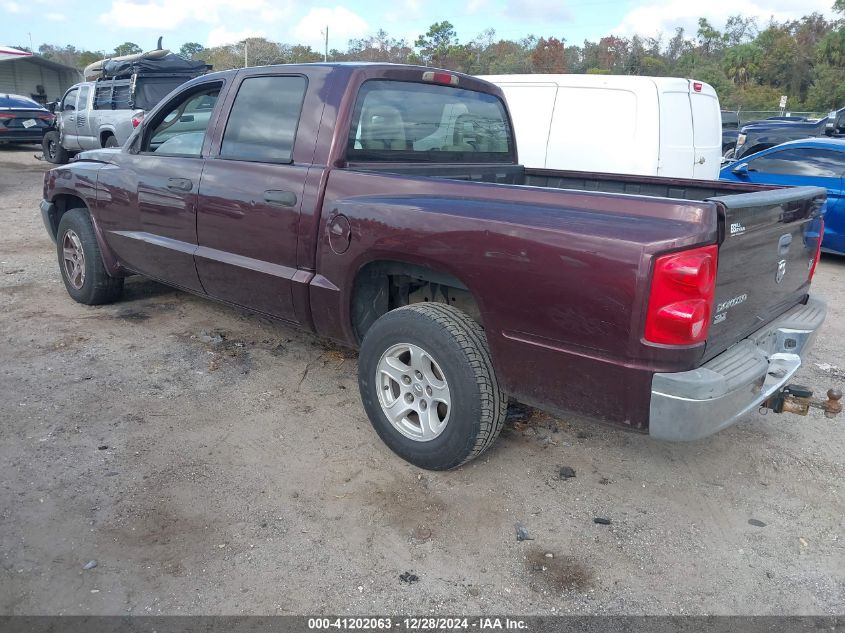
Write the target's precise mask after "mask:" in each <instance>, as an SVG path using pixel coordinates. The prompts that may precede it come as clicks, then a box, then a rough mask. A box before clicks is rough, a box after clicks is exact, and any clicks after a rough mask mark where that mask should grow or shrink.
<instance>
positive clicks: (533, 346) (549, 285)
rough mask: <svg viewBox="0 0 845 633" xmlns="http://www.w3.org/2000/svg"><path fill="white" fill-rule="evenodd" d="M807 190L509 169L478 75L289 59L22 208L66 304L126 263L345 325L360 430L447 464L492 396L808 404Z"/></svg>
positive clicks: (284, 313)
mask: <svg viewBox="0 0 845 633" xmlns="http://www.w3.org/2000/svg"><path fill="white" fill-rule="evenodd" d="M824 203H825V192H824V190H823V189H816V188H792V189H783V188H769V189H765V188H761V187H755V186H748V185H742V184H730V183H722V182H709V181H692V180H673V179H662V178H645V177H624V176H623V177H620V176H608V175H603V174H591V173H578V172H561V171H551V170H537V169H526V168H525V167H523V166H521V165H520V164H519V163H518V160H517V153H516V147H515V143H514V138H513V133H512V125H511V120H510V117H509V115H508V110H507V108H506V105H505V102H504V100H503V97H502V93H501V91H500V90H499V89H498V88H496V87H495V86H493V85H491V84H489V83H486V82H484V81H481V80H478V79H475V78H472V77H469V76H465V75H460V74H455V73H450V72H445V71H438V70H432V69H430V68H423V67H415V66H397V65H383V64H305V65H291V66H269V67H263V68H246V69H242V70H232V71H226V72H221V73H214V74H209V75H206V76H203V77H201V78H198V79H195V80H193V81H191V82H189V83H187V84H184V85H183V86H182V87H180V88H179V89H178V90H177V91H175V92H173V93H172V94H171V95H169V96H168V97H167V98H166V99H164V100H163V101H162V102H161V103H160V104H159V105H158V106H157V107H156V108H155V109H154V110H153V111H152V112H151V113H150V114H148V116H147V118H146V120H145V121H144V122H143V124H142V125H141V126H139V127H138V129H137V130H136V131H135V133H134V134H133V136H132V137H131V138H130V139H129V140H128V141H127V143H126V144H125V146H124V147H123V148H120V149H105V150H93V151H87V152H83V153H82V154H80V155H79V156H78V158H77V160H76V161H74V162H73V163H71V164H69V165H66V166H62V167H57V168H55V169H53V170H51V171H50V172H48V173H47V174H46V177H45V185H44V201H43V202H42V204H41V210H42V214H43V216H44V222H45V225H46V226H47V229H48V231H49V232H50V235H51V236H52V237H53V238H54V239H55V241H56V243H57V251H58V261H59V268H60V270H61V274H62V276H63V279H64V282H65V286H66V287H67V290H68V292H69V293H70V295H71V297H73V298H74V299H75V300H77V301H79V302H81V303H85V304H99V303H106V302H110V301H115V300H116V299H118V298H119V297H120V294H121V290H122V287H123V280H124V277H125V276H127V275H131V274H140V275H144V276H146V277H149V278H152V279H157V280H159V281H161V282H163V283H166V284H170V285H172V286H176V287H178V288H182V289H184V290H187V291H190V292H194V293H197V294H201V295H204V296H208V297H210V298H213V299H216V300H219V301H223V302H226V303H229V304H233V305H237V306H243V307H245V308H248V309H250V310H253V311H256V312H260V313H262V314H265V315H268V316H271V317H274V318H277V319H280V320H282V321H285V322H287V323H290V324H293V325H297V326H299V327H302V328H305V329H307V330H311V331H313V332H315V333H317V334H318V335H320V336H324V337H328V338H331V339H334V340H335V341H338V342H340V343H342V344H344V345H349V346H353V347H357V348H359V349H360V354H359V372H358V373H359V384H360V390H361V398H362V400H363V403H364V408H365V409H366V411H367V414H368V416H369V418H370V420H371V421H372V424H373V426H374V428H375V430H376V431H377V432H378V434H379V435H380V436H381V438H382V439H383V440H384V441H385V442H386V443H387V444H388V446H390V448H391V449H393V450H394V451H395V452H396V453H398V454H399V455H401V456H402V457H403V458H405V459H407V460H408V461H410V462H412V463H414V464H417V465H419V466H421V467H424V468H430V469H447V468H452V467H455V466H458V465H460V464H462V463H464V462H466V461H468V460H470V459H472V458H473V457H476V456H478V455H479V454H480V453H482V452H483V451H484V450H485V449H486V448H488V447H489V446H490V445H491V444H492V442H493V441H494V440H495V438H496V436H497V434H498V433H499V431H500V430H501V427H502V424H503V421H504V419H505V413H506V408H507V401H508V400H507V399H508V397H512V398H515V399H517V400H519V401H522V402H525V403H528V404H531V405H534V406H537V407H541V408H544V409H548V410H551V411H560V412H567V411H569V412H574V413H577V414H581V415H584V416H589V417H592V418H596V419H599V420H604V421H607V422H612V423H617V424H619V425H623V426H626V427H630V428H632V429H636V430H639V431H643V432H648V433H650V434H651V435H653V436H655V437H656V438H660V439H668V440H692V439H696V438H701V437H704V436H707V435H710V434H712V433H714V432H716V431H718V430H719V429H722V428H724V427H726V426H728V425H730V424H732V423H733V422H735V421H737V420H738V419H739V418H741V417H742V416H743V415H745V414H746V413H748V412H750V411H755V410H757V409H758V408H760V407H762V406H767V407H769V408H772V409H774V410H776V411H777V410H792V409H794V408H795V407H796V406H798V405H800V404H801V403H805V402H807V401H809V397H808V395H807V394H806V393H804V392H802V391H800V389H797V388H795V387H793V386H789V380H790V378H791V377H792V375H793V374H794V373H795V371H796V370H797V369H798V368H799V366H800V365H801V356H802V354H804V352H805V351H806V350H807V348H808V346H809V345H810V344H811V342H812V340H813V338H814V335H815V334H816V332H817V330H818V328H819V326H820V325H821V324H822V321H823V320H824V315H825V306H824V303H823V302H822V301H820V300H819V299H815V298H812V297H811V296H810V295H809V288H810V281H811V279H812V276H813V271H814V269H815V266H816V262H817V260H818V251H819V248H818V247H819V238H818V236H819V234H820V225H821V222H822V211H823V206H824ZM828 404H829V405H830V407H829V408H832V407H833V404H835V403H833V404H831V403H830V402H829V403H828Z"/></svg>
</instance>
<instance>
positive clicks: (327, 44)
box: [323, 24, 329, 62]
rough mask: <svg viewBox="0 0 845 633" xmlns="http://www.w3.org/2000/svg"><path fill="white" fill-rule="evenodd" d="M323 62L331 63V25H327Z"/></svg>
mask: <svg viewBox="0 0 845 633" xmlns="http://www.w3.org/2000/svg"><path fill="white" fill-rule="evenodd" d="M323 61H324V62H327V61H329V25H328V24H327V25H326V47H325V48H324V49H323Z"/></svg>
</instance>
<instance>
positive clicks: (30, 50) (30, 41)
mask: <svg viewBox="0 0 845 633" xmlns="http://www.w3.org/2000/svg"><path fill="white" fill-rule="evenodd" d="M27 35H29V52H30V53H34V52H35V51H34V50H33V48H32V33H27Z"/></svg>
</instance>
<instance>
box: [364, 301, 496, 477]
mask: <svg viewBox="0 0 845 633" xmlns="http://www.w3.org/2000/svg"><path fill="white" fill-rule="evenodd" d="M358 386H359V388H360V391H361V399H362V400H363V403H364V409H365V410H366V411H367V415H368V416H369V418H370V422H372V425H373V427H374V428H375V430H376V432H377V433H378V434H379V436H380V437H381V439H382V440H383V441H384V443H385V444H387V445H388V447H390V449H391V450H393V451H394V452H395V453H396V454H397V455H399V456H400V457H402V458H403V459H405V460H407V461H409V462H411V463H412V464H414V465H416V466H419V467H421V468H427V469H429V470H448V469H450V468H455V467H457V466H460V465H461V464H464V463H466V462H468V461H470V460H471V459H474V458H476V457H478V456H479V455H480V454H481V453H483V452H484V451H485V450H487V449H488V448H489V447H490V446H491V445H492V444H493V441H494V440H495V439H496V437H497V436H498V435H499V432H500V431H501V430H502V425H503V424H504V421H505V414H506V411H507V398H506V397H505V394H504V393H502V391H501V389H499V385H498V382H497V381H496V376H495V374H494V373H493V363H492V360H491V358H490V349H489V347H488V345H487V339H486V337H485V336H484V330H482V329H481V326H479V325H478V324H477V323H476V322H475V321H473V320H472V319H471V318H470V317H469V316H468V315H466V314H465V313H463V312H461V311H460V310H458V309H456V308H453V307H452V306H448V305H444V304H441V303H421V304H414V305H410V306H405V307H402V308H398V309H396V310H393V311H391V312H388V313H387V314H385V315H384V316H382V317H381V318H380V319H378V320H377V321H376V322H375V323H374V324H373V326H372V327H371V328H370V329H369V330H368V331H367V334H366V336H365V337H364V341H363V343H362V344H361V353H360V355H359V360H358Z"/></svg>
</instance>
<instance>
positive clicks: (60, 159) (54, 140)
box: [41, 130, 69, 165]
mask: <svg viewBox="0 0 845 633" xmlns="http://www.w3.org/2000/svg"><path fill="white" fill-rule="evenodd" d="M41 149H42V150H43V151H44V158H45V159H46V160H47V162H49V163H53V164H54V165H64V164H65V163H66V162H67V161H68V158H69V157H68V153H67V150H66V149H65V148H64V147H62V138H61V135H60V134H59V131H58V130H50V131H49V132H47V133H46V134H45V135H44V138H42V139H41Z"/></svg>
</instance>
